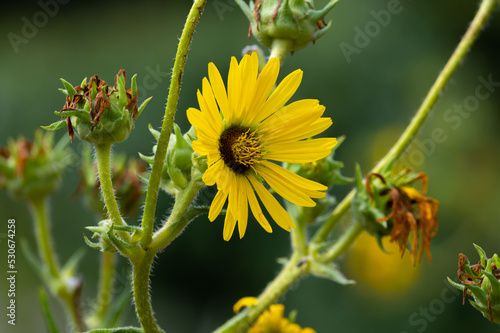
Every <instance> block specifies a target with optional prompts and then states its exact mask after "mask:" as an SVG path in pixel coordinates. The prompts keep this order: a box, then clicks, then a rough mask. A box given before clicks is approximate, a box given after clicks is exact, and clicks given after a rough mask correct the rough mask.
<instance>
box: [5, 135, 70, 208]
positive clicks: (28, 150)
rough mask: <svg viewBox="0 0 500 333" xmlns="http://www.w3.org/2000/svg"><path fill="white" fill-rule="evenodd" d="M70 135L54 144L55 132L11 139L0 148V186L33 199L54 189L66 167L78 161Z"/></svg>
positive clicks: (17, 194) (27, 198)
mask: <svg viewBox="0 0 500 333" xmlns="http://www.w3.org/2000/svg"><path fill="white" fill-rule="evenodd" d="M68 144H69V139H68V138H67V137H63V138H61V140H60V141H59V142H58V143H56V144H54V135H53V133H43V131H42V130H37V131H36V132H35V138H34V140H33V141H30V140H28V139H26V138H23V137H20V138H19V139H17V140H13V139H10V140H9V142H8V145H7V147H2V148H0V188H2V187H5V189H6V190H7V191H8V192H9V193H10V194H11V195H13V196H14V197H15V198H16V199H18V200H33V199H36V198H41V197H44V196H46V195H48V194H50V193H52V192H53V191H54V190H55V189H56V188H57V186H58V185H59V183H60V181H61V179H62V173H63V172H64V170H65V169H66V168H67V167H68V166H70V165H71V164H73V163H74V162H75V159H76V157H75V155H74V153H73V151H72V150H71V149H70V148H69V147H68Z"/></svg>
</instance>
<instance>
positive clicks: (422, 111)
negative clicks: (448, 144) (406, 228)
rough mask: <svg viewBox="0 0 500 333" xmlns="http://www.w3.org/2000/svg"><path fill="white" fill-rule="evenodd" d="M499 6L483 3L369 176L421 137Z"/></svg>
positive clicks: (338, 213)
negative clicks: (426, 121) (440, 98)
mask: <svg viewBox="0 0 500 333" xmlns="http://www.w3.org/2000/svg"><path fill="white" fill-rule="evenodd" d="M496 6H497V3H496V0H483V1H482V3H481V6H480V8H479V10H478V11H477V13H476V16H475V17H474V20H473V21H472V23H471V24H470V26H469V28H468V29H467V32H466V33H465V35H464V36H463V37H462V40H461V41H460V43H459V44H458V46H457V48H456V49H455V51H454V52H453V54H452V55H451V57H450V59H449V60H448V62H447V63H446V65H445V66H444V68H443V70H442V71H441V73H439V76H438V77H437V79H436V81H435V82H434V84H433V85H432V87H431V89H430V90H429V92H428V93H427V96H426V97H425V99H424V101H423V102H422V104H421V105H420V107H419V109H418V111H417V113H416V114H415V116H414V117H413V119H412V121H411V122H410V124H409V125H408V127H406V129H405V131H404V132H403V134H402V135H401V136H400V138H399V139H398V141H397V142H396V143H395V144H394V145H393V147H392V148H391V149H390V150H389V152H388V153H387V154H386V155H385V156H384V157H383V158H382V159H381V160H380V161H379V162H378V163H377V165H376V166H375V167H374V168H373V169H372V170H371V171H370V172H380V171H381V170H382V169H383V168H384V167H385V166H386V165H387V164H388V163H389V162H390V161H392V160H394V159H396V158H398V157H400V156H401V154H402V153H403V152H404V151H405V149H406V148H407V147H408V146H409V145H410V143H411V142H412V140H413V138H414V137H415V135H416V134H417V133H418V131H419V130H420V128H421V127H422V125H423V124H424V122H425V120H426V119H427V117H428V116H429V113H430V112H431V110H432V108H433V106H434V104H435V103H436V101H437V100H438V98H439V96H440V95H441V92H442V91H443V89H444V88H445V86H446V84H447V83H448V82H449V81H450V79H451V77H452V76H453V73H455V71H456V70H457V68H458V66H459V65H460V64H461V62H462V60H463V59H464V58H465V56H466V55H467V53H468V52H469V50H470V48H471V46H472V44H474V42H475V41H476V39H477V37H478V36H479V33H480V32H481V29H482V28H483V27H484V25H485V24H486V22H487V21H488V19H489V17H490V16H491V13H492V12H493V10H494V9H495V7H496ZM354 193H355V190H352V191H351V192H350V193H349V194H348V195H347V196H346V197H345V198H344V200H342V202H340V203H339V205H338V206H337V207H336V209H335V210H334V212H333V214H332V216H331V217H330V218H329V219H328V221H327V222H326V223H325V224H323V225H322V226H321V228H320V229H319V230H318V231H317V232H316V234H315V236H314V238H313V242H314V243H316V244H319V243H321V242H324V241H325V240H326V239H327V237H328V235H329V234H330V233H331V232H332V230H333V229H334V228H335V226H336V225H337V224H338V222H339V221H340V220H341V218H342V216H344V214H345V213H347V212H348V211H349V209H350V207H351V201H352V199H353V198H354Z"/></svg>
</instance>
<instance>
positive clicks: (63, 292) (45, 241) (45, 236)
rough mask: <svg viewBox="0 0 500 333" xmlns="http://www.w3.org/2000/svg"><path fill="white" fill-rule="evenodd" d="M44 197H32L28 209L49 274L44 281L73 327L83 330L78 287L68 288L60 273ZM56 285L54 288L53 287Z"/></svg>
mask: <svg viewBox="0 0 500 333" xmlns="http://www.w3.org/2000/svg"><path fill="white" fill-rule="evenodd" d="M48 206H49V205H48V199H47V198H46V197H40V198H32V199H31V200H30V205H29V207H30V210H31V213H32V216H33V222H34V227H35V238H36V243H37V247H38V253H39V256H40V258H41V260H42V265H43V268H44V269H45V270H47V271H48V272H49V274H50V277H49V279H50V280H49V281H45V282H46V283H47V285H48V287H49V288H50V290H51V292H52V293H53V294H55V295H57V296H58V297H59V299H60V301H61V302H62V304H63V306H64V309H65V311H66V314H67V316H68V318H69V320H70V321H71V324H72V325H73V327H74V328H75V329H78V330H79V331H84V330H85V328H84V324H83V319H82V313H81V309H80V303H79V294H78V293H79V291H80V290H79V289H78V288H76V289H75V288H74V287H71V288H68V286H67V285H66V283H65V281H64V276H62V275H61V267H60V265H59V260H58V258H57V252H56V251H55V248H54V241H53V239H52V233H51V231H50V218H49V212H48ZM54 286H56V287H55V288H53V287H54Z"/></svg>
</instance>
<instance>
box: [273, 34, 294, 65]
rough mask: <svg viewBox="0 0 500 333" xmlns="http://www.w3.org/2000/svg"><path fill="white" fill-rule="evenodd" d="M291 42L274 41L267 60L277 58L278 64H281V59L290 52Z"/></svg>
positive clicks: (285, 40) (286, 40) (287, 40)
mask: <svg viewBox="0 0 500 333" xmlns="http://www.w3.org/2000/svg"><path fill="white" fill-rule="evenodd" d="M292 44H293V42H292V41H291V40H289V39H275V40H273V44H272V45H271V54H270V55H269V59H271V58H278V59H279V61H280V63H281V64H282V63H283V59H285V56H286V54H287V53H288V52H290V50H291V49H292Z"/></svg>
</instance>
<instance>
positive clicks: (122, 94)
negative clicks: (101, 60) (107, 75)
mask: <svg viewBox="0 0 500 333" xmlns="http://www.w3.org/2000/svg"><path fill="white" fill-rule="evenodd" d="M116 85H117V86H118V100H119V101H120V105H127V104H128V98H127V91H126V89H125V79H124V77H123V74H122V75H121V76H116Z"/></svg>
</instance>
